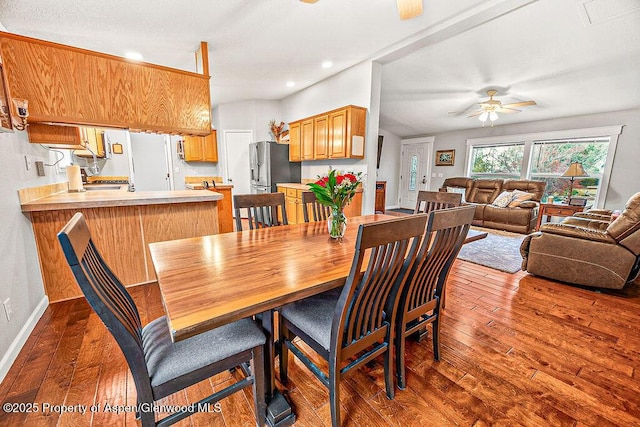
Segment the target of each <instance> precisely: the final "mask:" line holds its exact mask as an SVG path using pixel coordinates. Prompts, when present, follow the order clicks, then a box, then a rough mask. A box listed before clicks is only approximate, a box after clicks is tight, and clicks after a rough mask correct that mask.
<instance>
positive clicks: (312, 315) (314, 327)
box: [280, 288, 342, 351]
mask: <svg viewBox="0 0 640 427" xmlns="http://www.w3.org/2000/svg"><path fill="white" fill-rule="evenodd" d="M341 292H342V288H337V289H332V290H330V291H327V292H324V293H322V294H319V295H314V296H312V297H309V298H305V299H303V300H300V301H296V302H293V303H291V304H287V305H285V306H284V307H282V309H281V310H280V315H281V316H282V317H284V318H285V319H287V320H288V321H289V322H291V323H292V324H294V325H295V326H296V327H297V328H298V329H300V330H301V331H302V332H304V333H305V334H307V335H309V337H310V338H311V339H313V340H314V341H315V342H317V343H318V344H320V345H321V346H322V348H324V349H325V350H327V351H329V346H330V344H331V322H332V320H333V314H334V312H335V310H336V305H337V304H338V299H339V298H340V293H341Z"/></svg>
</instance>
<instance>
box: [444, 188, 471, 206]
mask: <svg viewBox="0 0 640 427" xmlns="http://www.w3.org/2000/svg"><path fill="white" fill-rule="evenodd" d="M447 193H458V194H462V200H460V203H467V201H466V200H465V199H464V194H465V193H466V190H465V189H464V188H460V187H447Z"/></svg>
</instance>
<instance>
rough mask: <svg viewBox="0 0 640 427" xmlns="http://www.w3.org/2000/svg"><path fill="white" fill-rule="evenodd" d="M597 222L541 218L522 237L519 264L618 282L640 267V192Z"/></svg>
mask: <svg viewBox="0 0 640 427" xmlns="http://www.w3.org/2000/svg"><path fill="white" fill-rule="evenodd" d="M587 221H589V220H588V219H587ZM591 222H592V223H593V222H596V221H591ZM597 222H598V224H595V225H594V224H591V225H592V226H583V225H584V223H582V224H580V225H576V223H575V222H573V223H572V222H571V221H566V222H562V223H560V224H544V225H543V226H542V227H540V231H538V232H536V233H532V234H530V235H528V236H527V237H525V239H524V241H523V242H522V246H521V247H520V253H521V255H522V258H523V260H522V269H523V270H526V271H528V272H529V273H531V274H535V275H538V276H543V277H547V278H550V279H554V280H559V281H562V282H568V283H573V284H576V285H584V286H592V287H596V288H611V289H620V288H622V287H623V286H624V285H625V284H626V283H628V282H631V281H633V280H634V279H635V278H636V277H637V276H638V271H639V270H640V193H636V194H634V195H633V196H632V197H631V198H630V199H629V201H628V202H627V205H626V207H625V210H624V211H623V212H622V213H621V214H620V216H619V217H618V218H617V219H615V220H614V221H612V222H610V223H608V224H606V222H603V221H597ZM603 224H606V228H605V227H604V226H603Z"/></svg>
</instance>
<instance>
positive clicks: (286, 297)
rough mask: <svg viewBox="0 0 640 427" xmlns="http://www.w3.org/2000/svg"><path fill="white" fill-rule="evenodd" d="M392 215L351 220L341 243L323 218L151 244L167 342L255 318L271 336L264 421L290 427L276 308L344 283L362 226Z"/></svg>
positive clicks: (267, 364)
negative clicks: (281, 384) (278, 368)
mask: <svg viewBox="0 0 640 427" xmlns="http://www.w3.org/2000/svg"><path fill="white" fill-rule="evenodd" d="M393 218H397V217H393V216H389V215H383V214H375V215H365V216H358V217H352V218H349V219H348V223H347V230H346V233H345V235H344V237H343V238H342V239H340V240H337V239H332V238H330V237H329V232H328V229H327V223H326V222H324V221H321V222H310V223H303V224H295V225H287V226H280V227H269V228H262V229H256V230H248V231H240V232H234V233H224V234H216V235H210V236H202V237H196V238H191V239H180V240H172V241H167V242H158V243H152V244H150V245H149V250H150V253H151V259H152V262H153V266H154V269H155V273H156V276H157V278H158V285H159V288H160V293H161V297H162V303H163V305H164V309H165V312H166V316H167V321H168V322H169V329H170V331H171V335H172V339H173V340H174V341H180V340H183V339H185V338H188V337H191V336H194V335H196V334H199V333H202V332H205V331H207V330H210V329H213V328H216V327H218V326H221V325H224V324H227V323H230V322H234V321H236V320H239V319H243V318H246V317H250V316H254V315H258V314H260V318H261V321H262V324H263V328H264V329H265V331H266V334H267V335H270V336H268V337H267V338H268V340H267V343H268V344H269V345H267V349H266V351H265V381H266V389H267V401H268V402H269V405H268V406H269V407H268V410H267V420H268V421H269V423H270V424H271V425H280V426H282V425H290V424H291V423H293V422H294V421H295V414H293V413H292V411H291V408H290V406H289V405H288V403H287V402H286V400H284V398H283V397H282V395H280V394H279V393H278V391H277V389H276V386H275V375H274V358H275V346H274V339H273V310H274V309H276V308H278V307H281V306H282V305H284V304H287V303H290V302H293V301H297V300H300V299H303V298H306V297H308V296H311V295H316V294H319V293H321V292H324V291H327V290H330V289H333V288H336V287H339V286H342V285H344V283H345V281H346V278H347V276H348V274H349V269H350V268H351V263H352V260H353V255H354V252H355V243H356V238H357V232H358V228H359V225H360V224H365V223H369V222H374V221H380V220H384V219H393Z"/></svg>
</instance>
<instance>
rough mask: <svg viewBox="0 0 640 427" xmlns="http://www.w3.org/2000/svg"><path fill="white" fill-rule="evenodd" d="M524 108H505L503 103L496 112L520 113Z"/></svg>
mask: <svg viewBox="0 0 640 427" xmlns="http://www.w3.org/2000/svg"><path fill="white" fill-rule="evenodd" d="M520 111H522V110H516V109H515V108H505V106H504V105H503V106H502V107H501V108H497V109H496V113H507V114H509V113H519V112H520Z"/></svg>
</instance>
